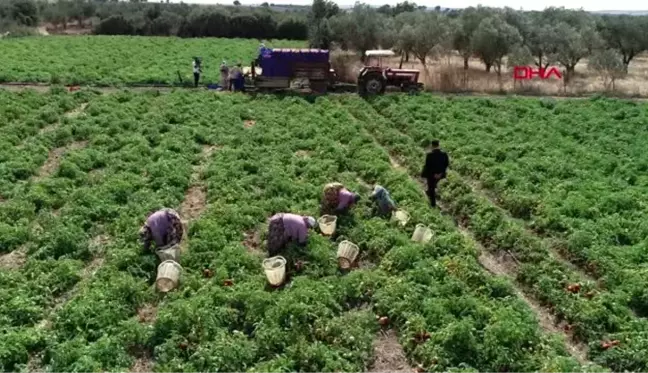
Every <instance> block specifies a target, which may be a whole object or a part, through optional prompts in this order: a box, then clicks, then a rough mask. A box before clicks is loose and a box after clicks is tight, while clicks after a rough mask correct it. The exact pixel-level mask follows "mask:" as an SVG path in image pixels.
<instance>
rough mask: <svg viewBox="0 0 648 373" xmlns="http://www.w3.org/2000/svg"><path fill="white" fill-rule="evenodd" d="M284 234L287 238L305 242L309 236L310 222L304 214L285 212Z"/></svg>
mask: <svg viewBox="0 0 648 373" xmlns="http://www.w3.org/2000/svg"><path fill="white" fill-rule="evenodd" d="M283 224H284V236H285V237H286V239H287V240H292V241H297V242H298V243H300V244H305V243H306V239H307V238H308V224H306V219H304V217H303V216H301V215H297V214H283Z"/></svg>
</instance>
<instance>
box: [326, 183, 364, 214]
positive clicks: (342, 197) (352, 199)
mask: <svg viewBox="0 0 648 373" xmlns="http://www.w3.org/2000/svg"><path fill="white" fill-rule="evenodd" d="M359 200H360V195H359V194H357V193H353V192H351V191H349V190H348V189H347V188H345V187H344V185H342V184H340V183H330V184H326V186H325V187H324V193H323V195H322V206H321V210H322V214H340V213H344V212H346V211H347V210H348V209H349V208H351V207H352V206H353V205H355V204H356V203H358V201H359Z"/></svg>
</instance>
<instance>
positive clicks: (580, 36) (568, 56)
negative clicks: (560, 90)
mask: <svg viewBox="0 0 648 373" xmlns="http://www.w3.org/2000/svg"><path fill="white" fill-rule="evenodd" d="M553 43H555V44H554V47H555V60H556V61H557V62H559V63H560V64H561V65H562V66H564V67H565V70H566V72H567V75H568V76H571V75H572V74H573V73H574V70H575V68H576V64H578V62H579V61H580V60H581V59H582V58H583V57H585V56H587V55H588V54H590V53H591V52H592V51H593V50H595V49H597V48H598V47H600V38H599V35H598V33H597V32H596V30H595V29H594V27H592V26H585V27H583V28H581V29H577V28H575V27H573V26H570V25H568V24H567V23H565V22H561V23H559V24H558V25H557V26H556V28H555V40H554V41H553Z"/></svg>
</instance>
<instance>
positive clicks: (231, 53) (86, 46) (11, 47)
mask: <svg viewBox="0 0 648 373" xmlns="http://www.w3.org/2000/svg"><path fill="white" fill-rule="evenodd" d="M268 46H274V47H302V46H303V41H288V40H276V41H274V42H273V43H268ZM258 47H259V43H258V41H257V40H252V39H249V40H246V39H218V38H203V39H180V38H162V37H141V36H75V37H69V36H48V37H33V38H20V39H7V40H0V50H2V53H0V82H30V83H63V84H96V85H118V84H136V83H146V84H151V83H161V84H170V83H177V82H179V78H178V71H179V72H180V74H181V76H182V78H183V79H184V80H186V81H191V80H192V79H193V78H192V70H191V61H192V58H193V57H194V56H198V57H202V59H203V61H204V62H203V70H204V75H203V78H202V79H203V82H216V81H218V75H219V72H218V67H219V65H220V63H221V61H222V60H226V61H227V62H228V64H230V65H232V64H234V63H236V62H241V63H243V64H245V65H247V64H249V62H250V61H251V60H252V59H253V58H254V57H255V56H256V53H257V50H258Z"/></svg>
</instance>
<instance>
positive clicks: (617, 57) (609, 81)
mask: <svg viewBox="0 0 648 373" xmlns="http://www.w3.org/2000/svg"><path fill="white" fill-rule="evenodd" d="M587 68H588V69H589V70H592V71H595V72H596V73H598V74H600V75H601V76H602V77H603V85H604V86H605V89H609V88H612V90H614V88H615V87H614V83H615V81H616V80H617V79H619V78H622V77H623V76H625V74H626V64H625V61H624V57H623V56H622V55H621V54H620V53H619V52H617V51H616V50H614V49H605V50H601V51H597V52H595V53H593V54H592V56H591V57H590V58H589V61H588V63H587Z"/></svg>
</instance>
